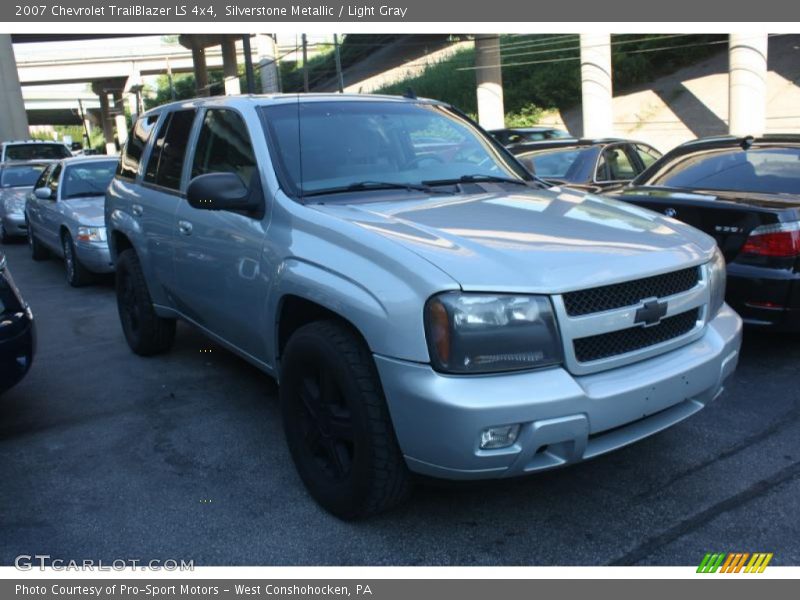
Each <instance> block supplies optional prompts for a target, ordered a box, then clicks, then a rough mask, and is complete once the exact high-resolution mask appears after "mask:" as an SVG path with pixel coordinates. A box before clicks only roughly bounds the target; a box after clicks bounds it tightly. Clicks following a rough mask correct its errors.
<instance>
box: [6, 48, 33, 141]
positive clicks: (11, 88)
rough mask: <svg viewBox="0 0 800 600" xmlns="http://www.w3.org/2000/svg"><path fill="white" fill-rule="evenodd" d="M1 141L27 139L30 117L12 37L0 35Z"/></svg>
mask: <svg viewBox="0 0 800 600" xmlns="http://www.w3.org/2000/svg"><path fill="white" fill-rule="evenodd" d="M0 106H2V107H3V110H0V140H22V139H27V138H28V136H29V135H30V134H29V133H28V115H27V114H26V113H25V101H24V100H23V99H22V88H21V87H20V84H19V74H18V73H17V61H16V59H15V58H14V47H13V46H12V45H11V36H10V35H9V34H7V33H4V34H0Z"/></svg>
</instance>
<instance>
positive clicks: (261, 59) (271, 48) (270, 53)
mask: <svg viewBox="0 0 800 600" xmlns="http://www.w3.org/2000/svg"><path fill="white" fill-rule="evenodd" d="M256 48H257V51H258V74H259V79H260V81H261V93H262V94H277V93H279V92H280V91H281V85H280V76H279V74H278V61H277V59H276V58H277V56H278V51H277V48H276V47H275V38H273V37H272V36H271V35H268V34H263V33H261V34H258V35H257V36H256Z"/></svg>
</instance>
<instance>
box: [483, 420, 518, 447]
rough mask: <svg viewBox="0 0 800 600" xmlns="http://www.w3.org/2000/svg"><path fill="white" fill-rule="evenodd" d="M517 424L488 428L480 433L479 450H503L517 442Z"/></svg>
mask: <svg viewBox="0 0 800 600" xmlns="http://www.w3.org/2000/svg"><path fill="white" fill-rule="evenodd" d="M518 435H519V424H516V425H501V426H498V427H488V428H486V429H484V430H483V431H482V432H481V450H495V449H497V448H505V447H507V446H510V445H511V444H513V443H514V442H516V441H517V436H518Z"/></svg>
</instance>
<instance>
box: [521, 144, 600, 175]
mask: <svg viewBox="0 0 800 600" xmlns="http://www.w3.org/2000/svg"><path fill="white" fill-rule="evenodd" d="M590 152H592V149H591V148H590V147H583V148H581V147H579V146H571V147H569V148H557V149H554V150H539V151H537V152H526V153H525V154H520V155H519V156H517V158H518V159H519V161H520V162H521V163H522V164H523V165H525V167H527V168H528V170H529V171H530V172H531V173H535V174H536V176H537V177H541V178H543V179H549V178H552V179H566V180H569V179H570V177H571V176H572V175H573V172H574V170H575V166H576V165H577V163H578V159H579V158H580V157H581V155H583V154H585V153H590Z"/></svg>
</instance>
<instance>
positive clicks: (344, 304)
mask: <svg viewBox="0 0 800 600" xmlns="http://www.w3.org/2000/svg"><path fill="white" fill-rule="evenodd" d="M432 138H435V139H436V140H440V141H441V143H439V142H437V143H435V144H431V143H430V140H431V139H432ZM444 142H446V143H444ZM106 223H107V227H108V232H109V245H110V247H111V252H112V255H113V257H114V259H115V261H116V267H117V275H116V286H117V303H118V307H119V314H120V320H121V323H122V329H123V331H124V333H125V337H126V339H127V341H128V344H129V345H130V347H131V348H132V350H133V351H134V352H136V353H138V354H140V355H153V354H157V353H160V352H165V351H167V350H168V349H169V348H170V346H171V344H172V341H173V337H174V335H175V321H176V319H182V320H184V321H187V322H189V323H192V324H194V325H196V326H197V327H199V328H200V329H201V330H202V331H204V332H205V333H206V334H207V335H209V336H210V337H211V338H213V339H214V340H216V341H217V342H219V343H220V344H222V345H224V346H225V347H227V348H229V349H231V350H232V351H233V352H236V353H237V354H239V355H240V356H242V357H244V358H245V359H246V360H248V361H250V362H251V363H253V364H254V365H256V366H257V367H259V368H260V369H262V370H263V371H264V372H265V373H267V374H269V375H272V376H274V377H276V378H277V379H278V380H279V383H280V401H281V408H282V415H283V425H284V430H285V433H286V441H287V443H288V445H289V449H290V451H291V455H292V458H293V459H294V462H295V465H296V467H297V470H298V472H299V474H300V477H301V478H302V480H303V482H304V483H305V484H306V486H307V487H308V489H309V491H310V493H311V494H312V496H313V497H314V498H315V499H316V500H317V501H318V502H319V503H320V504H321V505H322V506H323V507H325V508H326V509H327V510H329V511H331V512H332V513H333V514H335V515H338V516H340V517H342V518H355V517H360V516H364V515H368V514H371V513H375V512H377V511H380V510H384V509H386V508H388V507H390V506H392V505H394V504H396V503H397V502H399V501H400V500H401V499H402V498H403V497H405V495H406V493H407V492H408V491H409V489H410V484H411V481H412V479H411V477H410V474H411V473H412V472H415V473H421V474H424V475H429V476H433V477H440V478H447V479H480V478H501V477H511V476H516V475H524V474H529V473H535V472H538V471H542V470H546V469H551V468H554V467H560V466H564V465H568V464H571V463H575V462H578V461H581V460H585V459H589V458H592V457H595V456H599V455H601V454H604V453H606V452H609V451H612V450H615V449H617V448H620V447H622V446H625V445H627V444H630V443H633V442H636V441H638V440H641V439H642V438H645V437H647V436H649V435H652V434H654V433H657V432H659V431H662V430H663V429H665V428H667V427H670V426H671V425H674V424H676V423H678V422H680V421H682V420H683V419H685V418H687V417H689V416H690V415H692V414H694V413H696V412H697V411H699V410H700V409H702V408H703V407H704V406H705V405H706V404H707V403H709V402H711V401H712V400H714V399H716V398H717V397H718V396H719V395H720V393H721V391H722V386H723V382H724V381H725V379H726V378H727V377H728V376H729V375H731V373H732V372H733V371H734V369H735V367H736V364H737V360H738V355H739V346H740V343H741V320H740V319H739V317H738V315H736V313H735V312H734V311H732V310H731V309H730V308H729V307H728V306H727V305H725V303H724V300H723V298H724V291H725V263H724V260H723V258H722V256H721V254H720V252H719V251H718V249H717V248H716V245H715V243H714V240H713V239H712V238H711V237H709V236H707V235H705V234H704V233H702V232H700V231H698V230H696V229H693V228H692V227H689V226H687V225H684V224H682V223H679V222H677V221H675V220H672V219H668V218H665V217H664V216H662V215H659V214H656V213H653V212H650V211H647V210H643V209H640V208H637V207H634V206H631V205H628V204H624V203H621V202H616V201H609V200H607V199H603V198H599V197H596V196H592V195H589V194H585V193H582V192H577V191H572V190H560V189H557V188H554V189H552V190H551V189H546V188H545V187H544V186H543V185H541V184H539V183H538V181H537V180H535V179H534V178H533V177H532V176H531V175H530V174H529V173H528V172H527V171H526V170H525V169H524V168H523V167H522V165H521V164H520V163H518V162H517V161H516V159H515V158H514V157H513V156H512V155H511V154H510V153H509V152H508V151H507V150H505V149H504V148H503V147H502V146H501V145H500V144H499V142H497V141H496V140H494V139H493V138H492V137H491V136H489V135H488V134H486V133H485V132H484V131H483V130H481V129H480V128H479V127H477V126H476V125H475V124H474V123H472V122H471V121H469V120H468V119H467V118H466V117H464V116H463V115H462V114H461V113H459V112H457V111H455V110H453V109H451V108H450V107H449V106H447V105H445V104H442V103H439V102H435V101H430V100H423V99H409V98H394V97H382V96H364V95H338V94H337V95H308V94H304V95H301V96H294V95H292V96H268V97H266V96H265V97H258V96H247V97H245V96H242V97H227V98H210V99H208V98H207V99H198V100H195V101H191V102H183V103H174V104H170V105H166V106H162V107H159V108H157V109H153V110H152V111H149V112H147V113H144V114H143V115H141V116H140V117H139V119H138V121H137V122H136V124H135V126H134V129H133V131H132V134H131V136H130V137H129V139H128V142H127V145H126V147H125V149H124V151H123V153H122V157H121V161H120V167H119V172H118V174H117V176H116V177H115V178H114V180H113V181H112V183H111V185H110V186H109V189H108V193H107V196H106Z"/></svg>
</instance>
